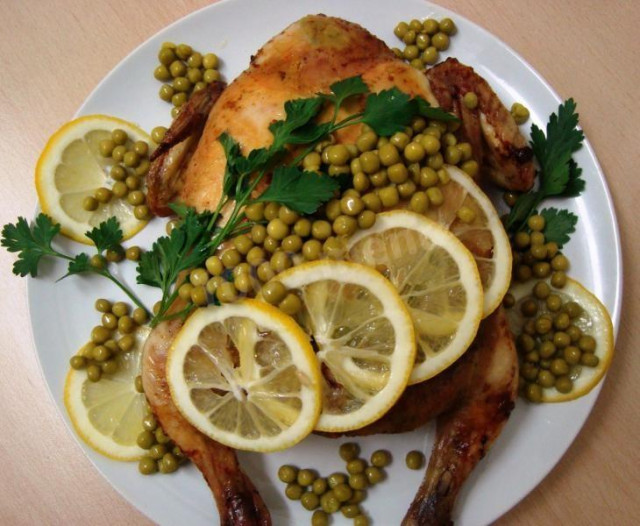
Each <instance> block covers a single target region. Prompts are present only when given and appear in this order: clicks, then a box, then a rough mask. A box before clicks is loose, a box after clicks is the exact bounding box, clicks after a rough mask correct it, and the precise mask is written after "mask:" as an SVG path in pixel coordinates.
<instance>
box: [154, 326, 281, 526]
mask: <svg viewBox="0 0 640 526" xmlns="http://www.w3.org/2000/svg"><path fill="white" fill-rule="evenodd" d="M181 326H182V321H180V320H172V321H167V322H163V323H161V324H160V325H158V326H157V327H156V328H155V329H153V331H152V332H151V334H150V336H149V338H148V339H147V342H146V344H145V346H144V354H143V358H142V385H143V387H144V392H145V395H146V396H147V400H148V401H149V405H150V406H151V409H152V410H153V413H154V414H155V416H156V418H157V419H158V422H160V425H161V426H162V429H163V430H164V431H165V433H166V434H167V435H168V436H169V437H170V438H171V439H172V440H173V441H174V442H175V443H176V445H177V446H179V447H180V449H182V451H183V452H184V453H185V455H186V456H187V457H189V459H191V461H192V462H193V463H194V464H195V465H196V466H197V467H198V469H199V470H200V471H201V472H202V475H203V476H204V478H205V480H206V481H207V484H208V485H209V487H210V488H211V492H212V493H213V496H214V498H215V501H216V505H217V507H218V513H219V514H220V525H221V526H269V525H270V524H271V516H270V514H269V510H268V509H267V507H266V505H265V504H264V502H263V501H262V498H261V497H260V494H259V493H258V491H257V490H256V488H255V487H254V486H253V483H252V482H251V480H249V477H247V475H245V473H244V472H243V471H242V468H241V467H240V464H239V463H238V459H237V457H236V453H235V451H234V450H233V449H231V448H228V447H227V446H223V445H222V444H219V443H217V442H215V441H214V440H211V439H210V438H209V437H207V436H205V435H203V434H202V433H201V432H200V431H198V430H197V429H196V428H195V427H193V426H192V425H191V424H189V422H187V421H186V420H185V419H184V418H183V416H182V415H181V414H180V412H179V411H178V409H177V408H176V406H175V405H174V403H173V400H172V399H171V393H170V391H169V385H168V384H167V379H166V374H165V370H166V361H167V352H168V351H169V347H170V346H171V342H172V341H173V338H174V337H175V335H176V333H177V332H178V331H179V330H180V327H181Z"/></svg>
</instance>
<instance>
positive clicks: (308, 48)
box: [143, 15, 534, 525]
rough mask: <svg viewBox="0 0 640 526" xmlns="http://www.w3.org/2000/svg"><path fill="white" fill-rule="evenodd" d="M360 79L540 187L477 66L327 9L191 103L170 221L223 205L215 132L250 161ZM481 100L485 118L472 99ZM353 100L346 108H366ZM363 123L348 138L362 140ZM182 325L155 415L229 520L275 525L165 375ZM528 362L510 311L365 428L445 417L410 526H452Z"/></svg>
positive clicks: (513, 180)
mask: <svg viewBox="0 0 640 526" xmlns="http://www.w3.org/2000/svg"><path fill="white" fill-rule="evenodd" d="M356 75H361V76H362V78H363V80H364V81H365V83H366V84H367V85H368V86H369V88H370V89H371V90H372V91H380V90H382V89H388V88H391V87H392V86H396V87H398V88H399V89H400V90H402V91H404V92H406V93H408V94H411V95H420V96H422V97H424V98H425V99H426V100H427V101H429V102H430V103H431V104H433V105H440V106H443V107H444V108H445V109H447V110H449V111H452V112H454V113H456V114H457V115H458V116H459V117H460V118H461V120H462V123H463V125H462V126H461V128H460V130H459V133H460V134H461V135H462V137H461V139H462V140H465V141H467V142H469V143H470V144H471V145H472V148H473V155H474V158H475V159H476V160H477V161H478V163H479V165H480V166H481V167H482V171H481V175H482V176H483V177H485V178H486V179H487V180H491V181H493V182H495V183H496V184H498V185H500V186H501V187H503V188H507V189H511V190H518V191H523V190H527V189H529V188H530V187H531V186H532V184H533V177H534V169H533V165H532V162H531V157H532V156H531V151H530V149H529V148H528V147H527V146H526V141H525V139H524V137H523V136H522V135H521V134H520V133H519V131H518V128H517V126H516V124H515V122H514V121H513V119H512V117H511V115H510V114H509V112H508V111H507V110H506V109H505V108H504V106H503V105H502V103H501V102H500V101H499V99H498V98H497V96H496V95H495V93H494V92H493V90H492V89H491V88H490V87H489V85H488V84H487V83H486V82H485V81H484V80H483V79H482V78H481V77H479V76H478V75H477V74H476V73H475V72H474V71H473V70H472V69H471V68H470V67H467V66H464V65H462V64H460V63H459V62H458V61H457V60H454V59H449V60H447V61H445V62H444V63H442V64H439V65H437V66H435V67H433V68H431V69H430V70H428V71H427V72H426V73H425V72H422V71H418V70H416V69H414V68H412V67H410V66H409V65H407V64H405V63H404V62H402V61H401V60H399V59H397V58H396V57H395V55H394V54H393V52H392V51H391V50H390V49H389V48H388V47H387V46H386V44H384V42H382V41H381V40H379V39H378V38H376V37H375V36H373V35H372V34H370V33H369V32H368V31H366V30H365V29H363V28H362V27H360V26H358V25H355V24H352V23H349V22H347V21H345V20H341V19H338V18H331V17H327V16H323V15H317V16H307V17H305V18H303V19H301V20H299V21H297V22H295V23H293V24H292V25H290V26H289V27H288V28H286V29H285V30H284V31H283V32H282V33H280V34H279V35H277V36H276V37H274V38H273V39H272V40H271V41H269V42H268V43H267V44H266V45H265V46H264V47H263V48H262V49H260V50H259V51H258V52H257V53H256V55H255V56H254V57H252V60H251V64H250V66H249V68H248V69H247V70H246V71H245V72H243V73H242V74H241V75H240V76H239V77H238V78H237V79H236V80H235V81H233V82H232V83H231V84H230V85H229V86H228V87H225V86H224V85H223V84H222V83H213V84H211V85H209V86H208V88H206V89H204V90H202V91H200V92H198V93H197V94H195V95H194V96H193V97H192V98H191V100H190V101H189V103H188V104H187V105H186V106H185V108H184V109H183V111H182V112H181V113H180V115H179V116H178V118H177V119H176V121H175V122H174V123H173V125H172V127H171V129H170V130H169V131H168V132H167V134H166V136H165V139H164V141H163V143H162V144H161V145H160V146H159V147H158V148H157V150H156V151H155V153H154V160H153V164H152V168H151V170H150V172H149V175H148V181H147V183H148V201H149V204H150V205H151V207H152V208H153V210H154V212H155V213H156V214H159V215H168V214H169V213H170V209H169V208H168V206H167V205H168V204H169V203H171V202H173V201H179V202H182V203H185V204H187V205H189V206H193V207H195V208H196V209H198V210H201V211H202V210H212V209H214V208H215V207H216V205H217V204H218V201H219V199H220V197H221V191H222V180H223V175H224V170H225V161H226V160H225V155H224V152H223V149H222V146H221V144H220V142H219V141H218V137H219V135H220V134H221V133H222V132H225V131H226V132H228V133H229V134H230V135H231V136H232V137H234V138H235V139H236V140H237V141H238V142H239V143H240V145H241V147H242V149H243V153H244V154H247V153H248V152H249V151H250V150H252V149H254V148H259V147H263V146H268V145H269V144H270V142H271V140H272V136H271V133H270V132H269V129H268V126H269V124H270V123H271V122H273V121H274V120H278V119H282V118H283V117H284V103H285V102H286V101H288V100H291V99H296V98H302V97H310V96H313V95H315V94H316V93H319V92H327V91H328V90H329V86H330V85H331V84H332V83H334V82H336V81H339V80H342V79H344V78H347V77H352V76H356ZM467 91H473V92H474V93H476V95H477V96H478V100H479V104H478V107H477V108H476V109H474V110H469V109H467V108H466V107H465V106H464V104H462V103H461V100H462V97H464V95H465V93H466V92H467ZM361 104H362V101H361V100H358V99H356V100H353V102H350V104H348V105H347V107H346V108H345V109H344V111H347V112H349V113H354V112H356V111H358V110H359V109H361V108H360V107H359V105H360V106H361ZM359 131H360V130H359V126H352V127H349V128H345V129H343V130H341V131H339V132H338V133H337V136H336V140H337V141H339V142H353V141H354V140H355V138H356V137H357V136H358V134H359ZM180 326H181V322H180V321H179V320H172V321H170V322H165V323H162V324H160V325H159V326H158V327H157V328H156V329H154V331H153V332H152V334H151V336H150V337H149V339H148V341H147V344H146V346H145V353H144V359H143V384H144V389H145V393H146V395H147V398H148V399H149V403H150V404H151V407H152V409H153V411H154V413H155V414H156V416H157V418H158V421H159V422H160V424H161V425H162V427H163V428H164V430H165V432H166V433H167V434H168V435H169V436H170V437H171V438H172V440H173V441H174V442H175V443H176V444H177V445H178V446H180V447H181V448H182V450H183V451H184V452H185V454H186V455H187V456H188V457H189V458H190V459H191V460H192V461H193V462H194V463H195V464H196V466H198V468H199V469H200V470H201V471H202V473H203V475H204V477H205V479H206V481H207V483H208V484H209V486H210V488H211V490H212V492H213V495H214V498H215V500H216V503H217V506H218V511H219V513H220V522H221V524H223V525H231V524H237V525H254V524H270V523H271V519H270V516H269V512H268V510H267V508H266V506H265V504H264V502H263V501H262V499H261V498H260V495H259V494H258V492H257V491H256V489H255V488H254V486H253V485H252V483H251V481H250V480H249V479H248V477H247V476H246V475H245V474H244V473H243V472H242V469H241V467H240V465H239V463H238V460H237V458H236V455H235V452H234V451H233V450H231V449H229V448H227V447H226V446H223V445H220V444H218V443H216V442H214V441H213V440H211V439H209V438H208V437H206V436H204V435H202V434H201V433H200V432H199V431H198V430H196V429H195V428H194V427H192V426H191V425H190V424H189V423H188V422H187V421H186V420H185V419H184V418H183V417H182V416H181V415H180V413H179V412H178V410H177V409H176V407H175V406H174V405H173V402H172V400H171V396H170V393H169V389H168V386H167V382H166V378H165V360H166V353H167V350H168V348H169V346H170V344H171V341H172V339H173V337H174V335H175V334H176V332H177V331H178V330H179V328H180ZM517 379H518V366H517V358H516V353H515V348H514V344H513V338H512V336H511V334H510V332H509V330H508V327H507V324H506V320H505V316H504V313H503V312H502V310H501V309H498V310H497V311H496V312H494V313H493V314H491V315H490V316H489V317H487V318H486V319H485V320H484V321H483V322H482V324H481V327H480V331H479V332H478V334H477V337H476V339H475V342H474V343H473V345H472V346H471V348H470V349H469V350H468V351H467V352H466V353H465V354H464V355H463V357H462V358H460V359H459V360H458V361H457V362H456V363H455V364H454V365H453V366H451V367H450V368H449V369H447V370H445V371H444V372H443V373H441V374H440V375H438V376H436V377H435V378H432V379H431V380H428V381H426V382H423V383H421V384H417V385H414V386H411V387H409V388H408V389H407V390H406V391H405V393H404V395H403V396H402V397H401V398H400V400H399V401H398V402H397V404H396V405H395V406H394V407H393V408H392V409H391V410H390V411H389V412H388V413H387V414H386V415H385V416H384V417H383V418H382V419H380V420H378V421H377V422H375V423H373V424H371V425H369V426H367V427H366V428H364V429H361V430H359V431H357V432H355V433H354V434H373V433H398V432H402V431H406V430H410V429H415V428H417V427H419V426H421V425H422V424H424V423H425V422H427V421H429V420H430V419H432V418H434V417H437V418H438V421H437V438H436V443H435V445H434V449H433V453H432V455H431V459H430V463H429V466H428V469H427V472H426V475H425V479H424V482H423V484H422V485H421V486H420V488H419V490H418V493H417V494H416V497H415V499H414V501H413V503H412V504H411V507H410V509H409V511H408V512H407V514H406V516H405V519H404V524H449V523H450V522H451V512H452V509H453V505H454V502H455V498H456V496H457V494H458V491H459V489H460V487H461V485H462V483H463V482H464V480H465V479H466V478H467V476H468V475H469V473H470V472H471V470H472V469H473V468H474V466H475V465H476V464H477V462H478V461H479V460H480V459H481V458H482V457H483V456H484V454H485V453H486V451H487V450H488V449H489V448H490V446H491V444H492V443H493V441H494V440H495V438H496V437H497V436H498V435H499V433H500V431H501V429H502V427H503V425H504V424H505V422H506V420H507V418H508V416H509V413H510V411H511V409H512V408H513V405H514V400H515V396H516V385H517Z"/></svg>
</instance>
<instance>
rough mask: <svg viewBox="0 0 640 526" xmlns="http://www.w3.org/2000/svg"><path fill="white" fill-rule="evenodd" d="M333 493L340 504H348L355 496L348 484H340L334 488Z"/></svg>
mask: <svg viewBox="0 0 640 526" xmlns="http://www.w3.org/2000/svg"><path fill="white" fill-rule="evenodd" d="M333 493H334V494H335V496H336V498H337V499H338V500H339V501H340V502H346V501H348V500H349V499H350V498H351V497H352V496H353V489H351V487H350V486H348V485H347V484H338V485H337V486H336V487H335V488H333Z"/></svg>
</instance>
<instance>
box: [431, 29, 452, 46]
mask: <svg viewBox="0 0 640 526" xmlns="http://www.w3.org/2000/svg"><path fill="white" fill-rule="evenodd" d="M431 44H433V47H434V48H436V49H437V50H438V51H445V50H446V49H448V48H449V36H448V35H447V34H446V33H442V32H439V33H436V34H435V35H433V36H432V37H431Z"/></svg>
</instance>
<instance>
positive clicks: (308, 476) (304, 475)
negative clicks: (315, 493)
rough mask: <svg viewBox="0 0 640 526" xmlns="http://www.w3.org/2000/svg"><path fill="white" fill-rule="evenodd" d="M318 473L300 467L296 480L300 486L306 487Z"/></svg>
mask: <svg viewBox="0 0 640 526" xmlns="http://www.w3.org/2000/svg"><path fill="white" fill-rule="evenodd" d="M317 477H318V475H317V474H316V473H315V472H314V471H312V470H310V469H301V470H300V471H298V477H297V481H298V484H299V485H300V486H303V487H306V486H310V485H311V484H313V481H314V480H316V478H317Z"/></svg>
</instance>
